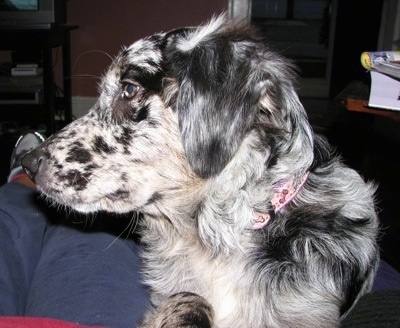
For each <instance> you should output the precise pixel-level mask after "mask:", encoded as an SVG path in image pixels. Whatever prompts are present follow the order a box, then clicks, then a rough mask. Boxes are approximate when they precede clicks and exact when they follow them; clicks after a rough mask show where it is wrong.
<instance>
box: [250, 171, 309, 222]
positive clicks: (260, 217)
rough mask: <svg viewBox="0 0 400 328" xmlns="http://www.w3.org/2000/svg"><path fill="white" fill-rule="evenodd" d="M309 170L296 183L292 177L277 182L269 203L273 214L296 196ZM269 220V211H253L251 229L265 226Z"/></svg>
mask: <svg viewBox="0 0 400 328" xmlns="http://www.w3.org/2000/svg"><path fill="white" fill-rule="evenodd" d="M308 175H309V172H306V173H305V174H304V175H303V177H302V178H301V180H300V181H299V182H298V183H296V179H295V178H294V177H292V178H291V179H289V180H287V181H286V182H284V183H281V184H277V185H276V186H275V188H274V195H273V196H272V199H271V205H272V209H273V214H276V213H278V212H279V211H280V210H281V209H282V208H284V207H285V206H286V205H287V204H288V203H290V202H291V201H292V199H293V198H295V197H296V195H297V193H298V192H299V190H300V189H301V188H302V187H303V185H304V183H305V182H306V180H307V177H308ZM270 220H271V214H270V213H259V212H256V213H255V219H254V221H253V229H261V228H263V227H265V226H266V225H267V224H268V222H269V221H270Z"/></svg>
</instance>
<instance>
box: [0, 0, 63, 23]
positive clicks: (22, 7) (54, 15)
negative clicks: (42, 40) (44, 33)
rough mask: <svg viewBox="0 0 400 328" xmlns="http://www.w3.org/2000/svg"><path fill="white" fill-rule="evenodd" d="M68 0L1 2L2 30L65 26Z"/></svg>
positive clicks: (0, 19) (2, 0)
mask: <svg viewBox="0 0 400 328" xmlns="http://www.w3.org/2000/svg"><path fill="white" fill-rule="evenodd" d="M65 22H66V0H0V28H9V27H18V28H30V27H31V26H32V28H48V27H49V26H50V25H52V24H54V25H56V24H65Z"/></svg>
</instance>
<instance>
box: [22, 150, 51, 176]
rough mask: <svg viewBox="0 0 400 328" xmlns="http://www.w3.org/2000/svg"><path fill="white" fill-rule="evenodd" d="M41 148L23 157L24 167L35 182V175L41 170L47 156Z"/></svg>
mask: <svg viewBox="0 0 400 328" xmlns="http://www.w3.org/2000/svg"><path fill="white" fill-rule="evenodd" d="M46 157H47V156H46V154H45V152H43V150H42V149H41V148H36V149H33V150H31V151H30V152H29V153H27V154H26V155H25V156H24V157H23V158H22V167H23V169H24V171H25V172H26V174H27V175H28V176H29V178H31V179H32V181H34V182H35V177H36V176H37V174H38V173H39V172H40V169H41V166H42V163H43V160H44V159H45V158H46Z"/></svg>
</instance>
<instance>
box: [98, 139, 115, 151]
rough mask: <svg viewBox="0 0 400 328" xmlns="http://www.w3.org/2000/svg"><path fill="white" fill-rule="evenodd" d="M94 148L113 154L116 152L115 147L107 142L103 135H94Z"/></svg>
mask: <svg viewBox="0 0 400 328" xmlns="http://www.w3.org/2000/svg"><path fill="white" fill-rule="evenodd" d="M93 150H94V151H95V152H97V153H105V154H113V153H115V147H112V146H110V145H109V144H108V143H106V142H105V141H104V139H103V137H101V136H96V137H94V140H93Z"/></svg>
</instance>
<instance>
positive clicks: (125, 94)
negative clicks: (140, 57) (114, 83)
mask: <svg viewBox="0 0 400 328" xmlns="http://www.w3.org/2000/svg"><path fill="white" fill-rule="evenodd" d="M122 86H123V91H122V98H126V99H132V98H134V97H135V96H136V95H137V94H138V93H139V91H140V86H139V85H137V84H134V83H123V84H122Z"/></svg>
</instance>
